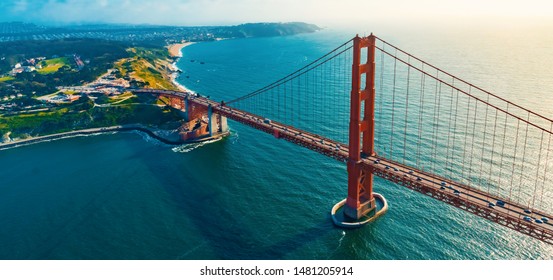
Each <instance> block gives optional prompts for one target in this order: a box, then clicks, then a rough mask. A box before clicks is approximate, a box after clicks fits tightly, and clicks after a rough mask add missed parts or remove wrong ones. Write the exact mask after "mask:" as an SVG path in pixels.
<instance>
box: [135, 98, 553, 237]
mask: <svg viewBox="0 0 553 280" xmlns="http://www.w3.org/2000/svg"><path fill="white" fill-rule="evenodd" d="M142 92H151V93H154V90H146V91H142ZM158 92H159V91H158ZM163 93H164V94H174V95H176V96H180V97H186V96H187V94H186V93H183V92H168V91H165V92H163ZM188 98H189V100H190V102H194V103H196V104H198V105H201V106H206V107H207V106H211V107H212V109H213V112H215V113H218V114H221V115H223V116H226V117H227V118H230V119H233V120H235V121H238V122H240V123H243V124H246V125H248V126H251V127H253V128H256V129H258V130H261V131H264V132H267V133H269V134H272V135H274V136H275V137H277V138H282V139H285V140H287V141H290V142H292V143H295V144H297V145H300V146H303V147H306V148H308V149H311V150H314V151H316V152H318V153H321V154H323V155H326V156H329V157H332V158H335V159H337V160H339V161H343V162H346V161H347V159H348V146H347V145H345V144H342V143H338V142H336V141H333V140H331V139H328V138H324V137H321V136H319V135H316V134H312V133H309V132H306V131H303V130H300V129H297V128H294V127H291V126H287V125H285V124H282V123H278V122H274V121H271V122H267V123H266V122H264V121H265V119H264V118H263V117H261V116H257V115H254V114H251V113H248V112H245V111H241V110H238V109H234V108H231V107H228V106H221V104H220V103H218V102H215V101H212V100H210V99H208V98H204V97H198V96H192V95H190V96H188ZM361 164H362V166H363V168H366V169H367V170H369V171H370V172H372V173H373V174H375V175H376V176H379V177H381V178H384V179H387V180H390V181H393V182H396V183H398V184H401V185H403V186H405V187H407V188H410V189H412V190H415V191H417V192H420V193H422V194H425V195H427V196H430V197H432V198H435V199H438V200H441V201H443V202H445V203H448V204H450V205H453V206H455V207H457V208H460V209H462V210H465V211H467V212H470V213H473V214H475V215H478V216H480V217H483V218H486V219H488V220H490V221H493V222H495V223H498V224H501V225H504V226H506V227H509V228H511V229H513V230H516V231H519V232H521V233H524V234H526V235H529V236H532V237H534V238H537V239H540V240H542V241H544V242H546V243H549V244H553V224H552V223H553V217H552V216H551V215H550V214H547V213H543V212H540V211H536V210H532V211H531V213H525V210H526V211H527V210H528V209H527V207H526V206H524V205H521V204H518V203H516V202H513V201H506V200H504V199H503V198H501V197H498V196H495V195H492V194H488V193H486V192H484V191H481V190H477V189H475V188H472V187H470V186H467V185H464V184H460V183H458V182H454V181H451V180H447V179H445V178H442V177H440V176H437V175H434V174H431V173H428V172H425V171H422V170H417V169H413V168H411V167H408V166H405V165H402V164H400V163H397V162H394V161H391V160H389V159H386V158H384V157H380V156H369V157H363V159H362V160H361ZM500 200H501V201H504V203H505V204H504V205H503V206H500V205H497V202H498V201H500ZM490 203H493V204H494V205H491V204H490ZM526 216H527V217H530V218H531V219H532V221H526V220H524V217H526ZM542 218H547V219H549V221H548V222H547V223H542V224H539V223H536V222H535V221H534V220H536V219H542Z"/></svg>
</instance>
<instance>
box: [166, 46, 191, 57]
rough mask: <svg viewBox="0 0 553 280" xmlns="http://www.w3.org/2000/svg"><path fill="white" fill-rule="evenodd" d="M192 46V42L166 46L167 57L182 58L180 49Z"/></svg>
mask: <svg viewBox="0 0 553 280" xmlns="http://www.w3.org/2000/svg"><path fill="white" fill-rule="evenodd" d="M192 44H194V42H186V43H180V44H172V45H169V46H167V48H168V49H169V55H170V56H172V57H182V52H181V49H182V48H184V47H187V46H190V45H192Z"/></svg>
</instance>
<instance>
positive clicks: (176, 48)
mask: <svg viewBox="0 0 553 280" xmlns="http://www.w3.org/2000/svg"><path fill="white" fill-rule="evenodd" d="M192 44H194V42H186V43H182V44H173V45H170V46H168V48H169V54H170V55H171V56H172V57H179V59H180V58H181V57H182V49H183V48H185V47H188V46H190V45H192ZM179 59H177V60H176V61H175V62H173V64H171V66H172V68H173V71H174V72H173V74H172V75H171V82H172V83H173V84H174V85H175V86H177V88H178V89H179V90H181V91H186V92H192V93H193V92H194V91H192V90H190V89H188V88H186V87H185V86H183V85H181V84H180V83H179V82H177V77H178V75H179V71H178V70H180V69H179V68H178V67H177V61H178V60H179Z"/></svg>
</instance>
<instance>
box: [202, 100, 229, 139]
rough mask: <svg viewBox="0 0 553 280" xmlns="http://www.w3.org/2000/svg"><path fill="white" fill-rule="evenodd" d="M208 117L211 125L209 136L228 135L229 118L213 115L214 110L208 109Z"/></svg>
mask: <svg viewBox="0 0 553 280" xmlns="http://www.w3.org/2000/svg"><path fill="white" fill-rule="evenodd" d="M207 117H208V120H209V121H208V124H209V136H211V137H212V136H214V135H219V134H226V133H228V124H227V117H224V116H222V115H220V114H215V113H213V108H212V107H211V106H209V107H208V108H207Z"/></svg>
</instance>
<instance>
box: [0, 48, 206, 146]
mask: <svg viewBox="0 0 553 280" xmlns="http://www.w3.org/2000/svg"><path fill="white" fill-rule="evenodd" d="M192 44H194V42H186V43H181V44H172V45H169V46H168V47H167V48H168V49H169V54H170V55H171V57H175V58H176V59H175V61H174V62H173V63H172V64H171V67H172V69H171V70H172V71H173V73H172V74H171V75H170V77H171V83H173V84H174V85H175V86H176V87H177V88H178V89H179V90H182V91H185V92H190V93H194V91H192V90H190V89H188V88H186V87H185V86H184V85H182V84H180V83H179V82H178V81H177V80H176V79H177V77H178V74H179V73H180V72H181V69H179V68H178V67H177V65H176V64H177V62H178V61H179V60H180V58H182V49H183V48H185V47H187V46H190V45H192ZM125 131H140V132H143V133H146V134H147V135H148V136H150V137H152V138H154V139H156V140H158V141H160V142H162V143H164V144H168V145H182V144H186V143H188V141H182V140H176V139H178V137H174V135H171V134H172V131H165V130H160V129H153V128H148V127H146V126H144V125H141V124H130V125H117V126H109V127H98V128H87V129H80V130H72V131H68V132H62V133H56V134H49V135H43V136H36V137H29V138H26V139H18V140H15V141H10V142H0V150H4V149H10V148H16V147H20V146H26V145H30V144H34V143H40V142H45V141H53V140H58V139H64V138H72V137H79V136H87V135H93V134H101V133H109V132H125ZM162 135H163V136H162ZM171 136H173V137H171ZM203 140H205V139H203ZM193 142H195V141H193Z"/></svg>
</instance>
